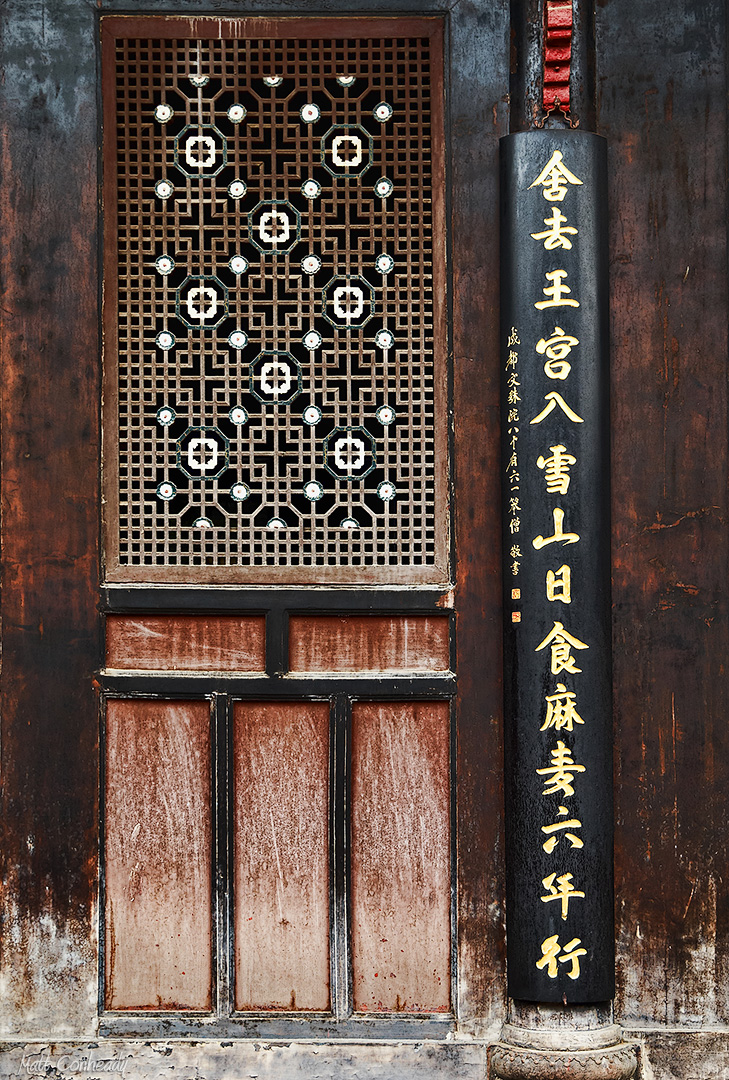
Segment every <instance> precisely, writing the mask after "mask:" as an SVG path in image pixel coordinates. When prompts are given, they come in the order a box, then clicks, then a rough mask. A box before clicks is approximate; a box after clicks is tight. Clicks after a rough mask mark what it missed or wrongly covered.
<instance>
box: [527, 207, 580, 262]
mask: <svg viewBox="0 0 729 1080" xmlns="http://www.w3.org/2000/svg"><path fill="white" fill-rule="evenodd" d="M566 220H567V218H566V217H565V216H564V214H563V213H562V211H561V210H559V209H558V208H557V207H556V206H553V207H552V216H551V217H545V218H543V221H544V224H545V225H548V226H549V228H548V229H547V231H546V232H533V233H532V234H531V235H532V237H533V238H534V239H535V240H543V241H544V246H545V248H546V249H547V251H554V249H555V248H558V247H561V248H565V250H567V251H569V249H570V248H571V247H572V241H571V240H569V239H568V238H567V233H570V234H571V235H572V236H576V235H577V229H574V228H572V226H571V225H565V224H564V223H565V221H566Z"/></svg>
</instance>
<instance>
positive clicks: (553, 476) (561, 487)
mask: <svg viewBox="0 0 729 1080" xmlns="http://www.w3.org/2000/svg"><path fill="white" fill-rule="evenodd" d="M549 449H550V450H551V451H552V456H551V457H548V458H547V457H544V455H543V454H540V456H539V457H538V458H537V468H538V469H544V470H545V471H544V479H545V480H546V481H547V491H548V492H549V494H550V495H555V494H560V495H566V494H567V489H568V488H569V486H570V465H576V464H577V458H575V457H572V455H571V454H568V453H567V452H566V447H564V446H562V444H561V443H558V444H557V445H556V446H550V448H549Z"/></svg>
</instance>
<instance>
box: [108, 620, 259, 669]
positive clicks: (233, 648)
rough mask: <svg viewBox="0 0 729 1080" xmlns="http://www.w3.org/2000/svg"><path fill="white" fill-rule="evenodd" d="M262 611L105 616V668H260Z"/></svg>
mask: <svg viewBox="0 0 729 1080" xmlns="http://www.w3.org/2000/svg"><path fill="white" fill-rule="evenodd" d="M265 664H266V622H265V618H264V617H263V616H262V615H107V617H106V666H107V667H110V668H119V669H122V670H123V669H130V670H137V671H216V672H221V671H263V670H264V669H265Z"/></svg>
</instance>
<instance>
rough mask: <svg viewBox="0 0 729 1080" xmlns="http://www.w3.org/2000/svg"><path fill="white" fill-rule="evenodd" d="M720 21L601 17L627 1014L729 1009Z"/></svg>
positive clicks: (621, 962) (710, 6)
mask: <svg viewBox="0 0 729 1080" xmlns="http://www.w3.org/2000/svg"><path fill="white" fill-rule="evenodd" d="M726 20H727V9H726V6H725V4H724V3H722V2H720V0H707V2H705V3H689V4H682V5H677V4H675V3H672V4H666V3H662V2H659V0H640V2H639V4H638V5H637V7H634V8H633V9H632V12H631V17H630V20H629V25H628V22H627V21H626V12H625V9H624V8H623V6H622V5H621V4H619V3H615V2H614V0H607V2H605V3H603V4H602V5H601V6H600V8H599V10H598V13H597V23H598V55H599V57H600V61H599V70H600V73H601V83H600V86H601V90H600V98H599V103H598V106H599V108H598V114H599V123H600V130H601V132H602V133H603V134H605V135H606V136H607V137H608V139H609V143H610V174H611V186H612V194H611V205H610V218H611V256H612V271H611V273H612V302H611V303H612V366H613V473H612V487H613V561H614V580H613V603H614V631H613V639H614V686H615V690H614V693H615V721H616V731H615V738H616V788H615V794H616V897H617V903H616V919H617V934H618V998H617V1004H618V1009H619V1017H620V1018H621V1019H623V1020H628V1021H631V1020H632V1021H645V1020H650V1021H651V1022H655V1023H659V1024H661V1023H662V1024H670V1025H674V1024H691V1025H697V1024H717V1023H719V1024H726V1023H727V1021H728V1020H729V900H728V899H727V888H726V873H727V865H728V859H727V855H728V854H729V853H728V852H727V838H728V834H727V821H728V820H729V726H728V725H727V722H726V721H727V715H728V714H729V709H728V706H729V701H728V700H727V671H726V665H727V657H728V656H729V638H728V632H727V626H728V622H727V592H728V590H727V569H726V568H727V559H728V539H729V534H728V533H727V518H728V514H727V510H728V507H727V359H726V358H727V333H726V331H727V321H726V312H727V276H726V265H727V264H726V256H727V251H726V115H725V101H726V99H725V96H724V95H725V85H726V82H725V80H726ZM694 1071H695V1072H696V1074H697V1075H708V1072H706V1070H702V1069H701V1068H699V1069H698V1070H691V1073H690V1074H691V1075H693V1073H694ZM677 1075H679V1074H677ZM680 1075H689V1073H685V1074H684V1073H683V1072H682V1073H680Z"/></svg>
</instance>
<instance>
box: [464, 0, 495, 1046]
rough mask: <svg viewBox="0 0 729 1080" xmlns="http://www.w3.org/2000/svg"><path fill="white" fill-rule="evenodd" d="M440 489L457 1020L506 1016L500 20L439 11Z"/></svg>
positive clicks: (482, 8) (487, 13) (475, 7)
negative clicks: (444, 29) (447, 71)
mask: <svg viewBox="0 0 729 1080" xmlns="http://www.w3.org/2000/svg"><path fill="white" fill-rule="evenodd" d="M451 49H452V53H451V56H452V60H451V132H452V148H451V184H452V212H451V228H452V233H451V243H452V246H453V263H452V272H453V278H452V288H453V422H454V450H453V478H454V529H455V548H456V573H455V585H456V588H455V606H456V643H457V657H458V668H457V670H458V678H459V695H458V699H457V703H456V723H457V758H456V772H457V777H456V791H457V796H456V797H457V818H458V830H457V844H458V861H457V868H458V912H459V915H458V959H459V987H460V990H459V993H460V1000H459V1016H460V1020H461V1023H462V1025H463V1026H464V1029H469V1026H470V1025H472V1027H471V1030H483V1025H488V1024H490V1023H492V1024H498V1022H499V1021H500V1020H501V1019H502V1018H503V1016H504V1012H505V1005H506V1000H505V992H506V983H505V979H504V970H505V949H504V926H503V918H504V884H503V883H504V862H503V857H504V851H503V843H504V840H503V813H504V809H503V807H504V795H503V743H502V729H501V724H502V711H503V703H502V686H501V663H502V645H501V637H502V630H501V569H500V567H501V563H500V558H501V533H500V528H501V526H500V515H499V513H498V510H497V507H498V506H499V501H500V498H501V475H500V466H501V454H500V446H499V275H498V250H499V249H498V206H499V191H498V139H499V137H500V136H501V135H506V134H507V133H508V107H507V100H508V98H507V87H508V82H509V10H508V6H507V5H506V4H503V5H500V4H488V5H486V4H473V3H469V4H465V5H464V4H458V5H455V6H454V8H453V10H452V12H451Z"/></svg>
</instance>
